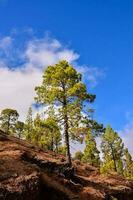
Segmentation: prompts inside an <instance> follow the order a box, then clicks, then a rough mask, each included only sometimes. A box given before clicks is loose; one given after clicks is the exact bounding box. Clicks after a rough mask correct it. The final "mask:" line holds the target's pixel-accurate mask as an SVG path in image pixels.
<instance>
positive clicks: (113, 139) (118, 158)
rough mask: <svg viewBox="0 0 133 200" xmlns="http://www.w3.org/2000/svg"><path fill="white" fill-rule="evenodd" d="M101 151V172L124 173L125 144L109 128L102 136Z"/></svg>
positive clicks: (108, 127)
mask: <svg viewBox="0 0 133 200" xmlns="http://www.w3.org/2000/svg"><path fill="white" fill-rule="evenodd" d="M101 149H102V154H103V164H102V167H101V172H103V173H104V172H107V173H108V172H110V171H114V172H118V173H120V174H122V173H123V162H122V157H123V149H124V144H123V142H122V139H121V138H120V137H119V136H118V134H117V133H116V132H115V131H113V129H112V128H111V127H110V126H107V128H106V130H105V133H104V134H103V135H102V143H101Z"/></svg>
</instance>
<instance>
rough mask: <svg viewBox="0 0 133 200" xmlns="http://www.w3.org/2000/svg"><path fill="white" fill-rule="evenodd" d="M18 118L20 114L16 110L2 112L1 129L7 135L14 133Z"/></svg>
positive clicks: (8, 109)
mask: <svg viewBox="0 0 133 200" xmlns="http://www.w3.org/2000/svg"><path fill="white" fill-rule="evenodd" d="M18 117H19V114H18V112H17V111H16V110H14V109H10V108H6V109H4V110H2V111H1V115H0V121H1V128H2V129H3V130H4V131H5V132H6V133H10V132H12V130H13V129H14V127H15V124H16V122H17V120H18Z"/></svg>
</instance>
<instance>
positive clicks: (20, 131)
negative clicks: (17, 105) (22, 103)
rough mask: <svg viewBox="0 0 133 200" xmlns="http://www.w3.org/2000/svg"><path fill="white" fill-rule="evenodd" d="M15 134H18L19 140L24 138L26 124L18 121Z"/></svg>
mask: <svg viewBox="0 0 133 200" xmlns="http://www.w3.org/2000/svg"><path fill="white" fill-rule="evenodd" d="M15 133H16V136H17V137H19V138H21V137H22V136H23V133H24V122H21V121H17V123H16V124H15Z"/></svg>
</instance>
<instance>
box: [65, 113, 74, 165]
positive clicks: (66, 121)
mask: <svg viewBox="0 0 133 200" xmlns="http://www.w3.org/2000/svg"><path fill="white" fill-rule="evenodd" d="M64 135H65V144H66V157H67V162H68V164H69V166H70V167H71V166H72V161H71V154H70V145H69V133H68V117H67V114H65V116H64Z"/></svg>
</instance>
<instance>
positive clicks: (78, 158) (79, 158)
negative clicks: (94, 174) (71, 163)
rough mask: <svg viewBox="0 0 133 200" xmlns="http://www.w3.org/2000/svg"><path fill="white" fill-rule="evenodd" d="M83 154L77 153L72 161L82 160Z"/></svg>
mask: <svg viewBox="0 0 133 200" xmlns="http://www.w3.org/2000/svg"><path fill="white" fill-rule="evenodd" d="M83 156H84V154H83V152H82V151H77V152H76V153H75V155H74V159H76V160H79V161H81V160H82V158H83Z"/></svg>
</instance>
